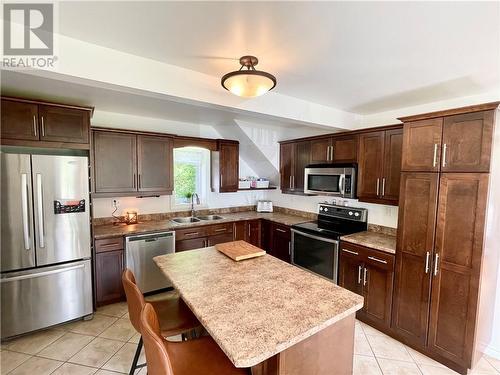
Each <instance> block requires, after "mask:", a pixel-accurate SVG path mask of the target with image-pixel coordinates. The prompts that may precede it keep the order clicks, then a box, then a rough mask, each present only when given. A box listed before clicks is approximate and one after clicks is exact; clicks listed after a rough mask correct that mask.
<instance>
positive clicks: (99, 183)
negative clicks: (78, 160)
mask: <svg viewBox="0 0 500 375" xmlns="http://www.w3.org/2000/svg"><path fill="white" fill-rule="evenodd" d="M172 147H173V141H172V138H171V137H167V136H165V137H160V136H149V135H137V134H134V133H126V132H115V131H101V130H94V131H93V152H94V155H93V159H94V186H95V190H94V191H95V193H97V194H99V193H120V195H137V193H140V192H144V193H155V194H164V195H167V194H171V193H172V185H173V177H172V173H173V166H172V164H173V160H172Z"/></svg>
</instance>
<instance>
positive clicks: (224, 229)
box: [215, 228, 227, 232]
mask: <svg viewBox="0 0 500 375" xmlns="http://www.w3.org/2000/svg"><path fill="white" fill-rule="evenodd" d="M226 230H227V228H220V229H216V230H215V232H225V231H226Z"/></svg>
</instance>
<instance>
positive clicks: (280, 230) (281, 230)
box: [276, 228, 286, 233]
mask: <svg viewBox="0 0 500 375" xmlns="http://www.w3.org/2000/svg"><path fill="white" fill-rule="evenodd" d="M276 231H278V232H281V233H286V230H284V229H280V228H276Z"/></svg>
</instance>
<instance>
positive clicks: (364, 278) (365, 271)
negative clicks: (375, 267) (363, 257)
mask: <svg viewBox="0 0 500 375" xmlns="http://www.w3.org/2000/svg"><path fill="white" fill-rule="evenodd" d="M367 273H368V270H367V269H366V267H364V268H363V286H364V285H366V274H367Z"/></svg>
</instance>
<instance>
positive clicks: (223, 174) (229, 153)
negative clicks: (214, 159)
mask: <svg viewBox="0 0 500 375" xmlns="http://www.w3.org/2000/svg"><path fill="white" fill-rule="evenodd" d="M218 150H219V163H220V165H219V192H220V193H229V192H235V191H238V182H239V165H240V164H239V143H238V142H237V141H228V140H219V141H218Z"/></svg>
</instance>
